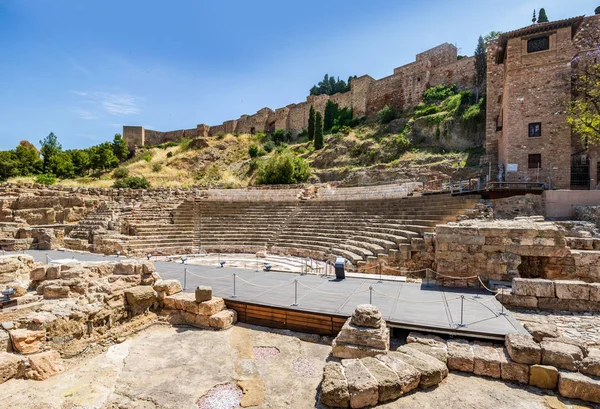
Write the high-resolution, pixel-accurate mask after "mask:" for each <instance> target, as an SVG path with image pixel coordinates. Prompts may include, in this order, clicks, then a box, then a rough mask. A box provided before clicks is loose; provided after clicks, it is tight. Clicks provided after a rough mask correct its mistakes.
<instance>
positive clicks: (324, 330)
mask: <svg viewBox="0 0 600 409" xmlns="http://www.w3.org/2000/svg"><path fill="white" fill-rule="evenodd" d="M224 300H225V305H226V306H227V308H228V309H232V310H235V311H236V312H237V319H238V322H241V323H245V324H250V325H258V326H262V327H268V328H276V329H285V330H290V331H296V332H303V333H307V334H317V335H323V336H328V337H335V336H337V334H338V333H339V332H340V330H341V329H342V326H343V325H344V323H345V322H346V320H347V319H348V318H349V315H343V314H329V313H322V312H314V311H309V310H301V309H299V308H285V307H275V306H271V305H268V304H258V303H254V302H246V301H240V300H237V299H232V298H225V299H224ZM386 322H387V324H388V327H390V328H401V329H406V330H412V331H421V332H426V333H436V334H442V335H450V336H458V337H461V338H473V339H485V340H496V341H504V335H500V334H489V333H482V332H477V331H469V330H466V329H452V328H440V327H432V326H427V325H416V324H407V323H401V322H394V321H386Z"/></svg>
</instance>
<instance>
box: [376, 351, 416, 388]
mask: <svg viewBox="0 0 600 409" xmlns="http://www.w3.org/2000/svg"><path fill="white" fill-rule="evenodd" d="M376 358H377V359H378V360H380V361H381V362H383V363H384V364H385V365H387V366H388V367H389V368H390V369H392V370H393V371H394V372H395V373H396V375H398V380H399V386H400V390H401V391H402V393H407V392H410V391H412V390H413V389H416V388H417V387H418V386H419V382H420V381H421V372H419V371H418V370H417V369H416V368H415V367H414V366H412V365H409V364H408V363H406V362H404V361H403V360H401V359H397V357H395V356H394V355H392V354H387V355H383V354H382V355H377V357H376Z"/></svg>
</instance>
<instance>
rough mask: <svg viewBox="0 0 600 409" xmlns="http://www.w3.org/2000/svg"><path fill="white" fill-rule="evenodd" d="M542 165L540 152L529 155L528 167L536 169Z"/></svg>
mask: <svg viewBox="0 0 600 409" xmlns="http://www.w3.org/2000/svg"><path fill="white" fill-rule="evenodd" d="M541 167H542V154H541V153H533V154H531V155H529V169H537V168H541Z"/></svg>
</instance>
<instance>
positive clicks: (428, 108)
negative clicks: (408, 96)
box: [413, 104, 440, 119]
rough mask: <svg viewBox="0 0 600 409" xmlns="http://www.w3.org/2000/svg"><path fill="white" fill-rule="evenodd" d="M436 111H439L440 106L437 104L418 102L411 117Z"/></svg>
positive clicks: (419, 116)
mask: <svg viewBox="0 0 600 409" xmlns="http://www.w3.org/2000/svg"><path fill="white" fill-rule="evenodd" d="M438 112H440V108H439V107H438V106H437V105H425V104H419V105H417V106H416V107H415V113H414V115H413V118H415V119H416V118H421V117H423V116H428V115H433V114H437V113H438Z"/></svg>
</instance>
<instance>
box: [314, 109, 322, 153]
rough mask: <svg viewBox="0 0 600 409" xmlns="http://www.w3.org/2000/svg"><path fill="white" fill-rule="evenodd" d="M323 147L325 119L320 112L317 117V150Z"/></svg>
mask: <svg viewBox="0 0 600 409" xmlns="http://www.w3.org/2000/svg"><path fill="white" fill-rule="evenodd" d="M322 147H323V117H322V115H321V113H320V112H317V114H316V115H315V149H321V148H322Z"/></svg>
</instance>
